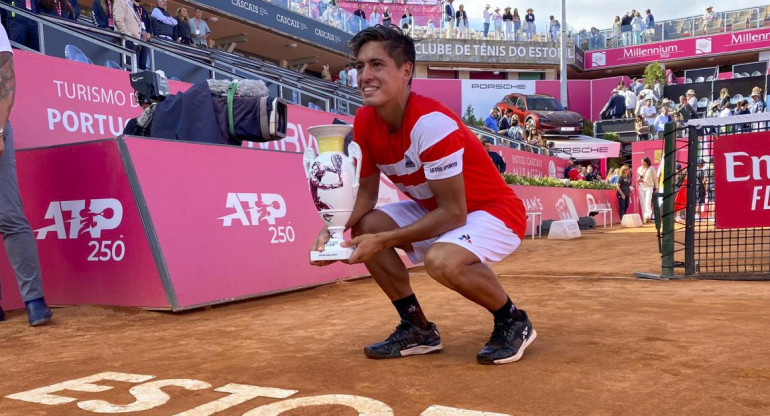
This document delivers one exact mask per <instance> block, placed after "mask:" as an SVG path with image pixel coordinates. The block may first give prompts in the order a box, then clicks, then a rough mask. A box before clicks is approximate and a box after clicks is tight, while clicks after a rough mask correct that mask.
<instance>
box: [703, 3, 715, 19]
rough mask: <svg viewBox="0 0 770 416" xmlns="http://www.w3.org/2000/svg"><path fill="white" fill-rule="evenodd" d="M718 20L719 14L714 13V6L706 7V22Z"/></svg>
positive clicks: (704, 16)
mask: <svg viewBox="0 0 770 416" xmlns="http://www.w3.org/2000/svg"><path fill="white" fill-rule="evenodd" d="M714 20H717V14H716V13H714V6H709V7H706V13H703V21H704V22H713V21H714Z"/></svg>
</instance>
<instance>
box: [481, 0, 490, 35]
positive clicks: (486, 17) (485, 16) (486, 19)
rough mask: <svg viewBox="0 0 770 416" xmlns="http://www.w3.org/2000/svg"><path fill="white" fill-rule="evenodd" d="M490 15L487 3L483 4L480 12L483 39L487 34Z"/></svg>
mask: <svg viewBox="0 0 770 416" xmlns="http://www.w3.org/2000/svg"><path fill="white" fill-rule="evenodd" d="M490 17H492V13H490V12H489V5H488V4H487V5H486V6H484V11H483V12H482V18H483V19H484V39H486V38H487V35H489V18H490Z"/></svg>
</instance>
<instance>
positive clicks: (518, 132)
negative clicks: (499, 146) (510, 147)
mask: <svg viewBox="0 0 770 416" xmlns="http://www.w3.org/2000/svg"><path fill="white" fill-rule="evenodd" d="M524 133H525V131H524V130H522V128H521V126H519V119H518V118H516V117H511V127H508V130H507V131H506V132H505V135H506V136H508V137H510V138H511V139H513V140H517V141H522V140H524Z"/></svg>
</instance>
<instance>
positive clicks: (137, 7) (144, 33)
mask: <svg viewBox="0 0 770 416" xmlns="http://www.w3.org/2000/svg"><path fill="white" fill-rule="evenodd" d="M133 6H134V7H133V8H134V14H136V16H137V17H139V21H140V22H141V23H140V24H139V25H140V26H141V32H140V39H141V40H143V41H145V42H149V41H150V38H151V37H152V36H153V35H154V33H155V32H154V31H153V28H152V19H151V18H150V13H149V12H148V11H147V9H145V8H144V6H143V5H142V0H133ZM136 48H137V50H138V55H137V56H136V60H137V61H138V62H137V65H136V66H137V68H139V69H141V70H146V69H147V57H148V55H149V54H150V50H149V48H147V47H145V46H141V45H139V44H137V45H136Z"/></svg>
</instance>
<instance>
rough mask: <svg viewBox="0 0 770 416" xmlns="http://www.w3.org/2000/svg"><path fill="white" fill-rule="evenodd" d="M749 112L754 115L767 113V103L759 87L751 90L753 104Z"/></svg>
mask: <svg viewBox="0 0 770 416" xmlns="http://www.w3.org/2000/svg"><path fill="white" fill-rule="evenodd" d="M749 110H750V111H751V112H752V114H756V113H764V112H765V102H764V101H762V89H761V88H759V87H754V88H753V89H752V90H751V104H750V105H749Z"/></svg>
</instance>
